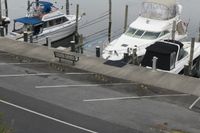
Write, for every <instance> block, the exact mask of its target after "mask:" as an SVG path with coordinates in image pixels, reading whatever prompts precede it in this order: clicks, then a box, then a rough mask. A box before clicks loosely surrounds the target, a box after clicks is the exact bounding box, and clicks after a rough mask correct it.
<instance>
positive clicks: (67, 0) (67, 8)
mask: <svg viewBox="0 0 200 133" xmlns="http://www.w3.org/2000/svg"><path fill="white" fill-rule="evenodd" d="M66 14H67V15H69V0H66Z"/></svg>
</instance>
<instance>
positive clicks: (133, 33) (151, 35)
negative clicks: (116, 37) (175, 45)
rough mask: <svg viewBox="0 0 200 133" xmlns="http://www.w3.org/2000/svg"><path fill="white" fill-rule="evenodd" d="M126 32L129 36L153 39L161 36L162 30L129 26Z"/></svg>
mask: <svg viewBox="0 0 200 133" xmlns="http://www.w3.org/2000/svg"><path fill="white" fill-rule="evenodd" d="M125 34H126V35H127V36H131V37H134V38H142V39H149V40H151V39H157V38H158V37H159V36H160V34H161V32H151V31H144V30H138V29H135V28H129V29H128V30H127V32H126V33H125Z"/></svg>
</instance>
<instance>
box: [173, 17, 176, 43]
mask: <svg viewBox="0 0 200 133" xmlns="http://www.w3.org/2000/svg"><path fill="white" fill-rule="evenodd" d="M175 35H176V21H175V20H174V21H173V26H172V40H175Z"/></svg>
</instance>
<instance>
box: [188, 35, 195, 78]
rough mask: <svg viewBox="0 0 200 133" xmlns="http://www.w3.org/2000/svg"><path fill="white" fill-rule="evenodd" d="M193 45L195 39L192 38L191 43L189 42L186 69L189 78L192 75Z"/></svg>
mask: <svg viewBox="0 0 200 133" xmlns="http://www.w3.org/2000/svg"><path fill="white" fill-rule="evenodd" d="M194 45H195V38H192V41H191V48H190V59H189V67H188V74H189V76H191V75H192V67H193V56H194Z"/></svg>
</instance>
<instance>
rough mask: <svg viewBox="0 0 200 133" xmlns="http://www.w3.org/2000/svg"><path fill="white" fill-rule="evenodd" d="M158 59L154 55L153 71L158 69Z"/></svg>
mask: <svg viewBox="0 0 200 133" xmlns="http://www.w3.org/2000/svg"><path fill="white" fill-rule="evenodd" d="M157 60H158V58H157V57H155V56H154V57H153V60H152V63H153V64H152V70H153V71H156V69H157Z"/></svg>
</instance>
